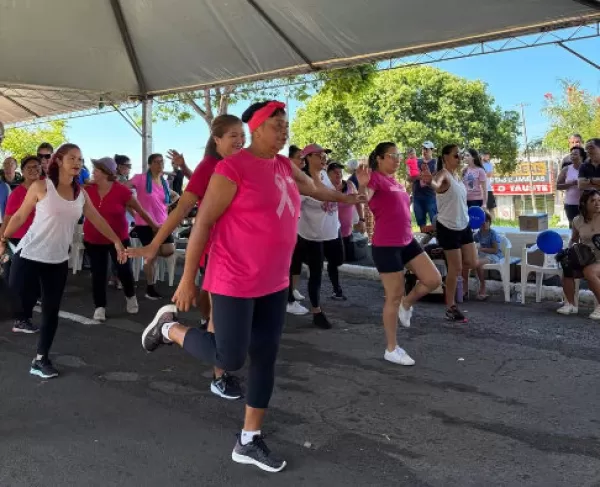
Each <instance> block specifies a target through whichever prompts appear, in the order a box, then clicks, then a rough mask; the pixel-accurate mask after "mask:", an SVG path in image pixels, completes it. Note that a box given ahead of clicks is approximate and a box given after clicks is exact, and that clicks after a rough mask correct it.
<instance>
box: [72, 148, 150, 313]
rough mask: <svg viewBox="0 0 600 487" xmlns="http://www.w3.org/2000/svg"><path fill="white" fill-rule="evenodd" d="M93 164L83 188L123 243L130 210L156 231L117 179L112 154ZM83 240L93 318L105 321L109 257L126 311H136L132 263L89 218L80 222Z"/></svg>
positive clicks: (93, 160)
mask: <svg viewBox="0 0 600 487" xmlns="http://www.w3.org/2000/svg"><path fill="white" fill-rule="evenodd" d="M92 164H93V166H94V169H93V173H92V174H93V180H94V182H93V183H92V184H88V185H86V187H85V190H86V192H87V194H88V196H89V198H90V202H91V203H92V205H94V207H95V208H96V209H97V210H98V213H100V215H101V216H102V217H103V218H104V219H105V220H106V222H107V223H108V225H109V226H110V228H112V229H113V231H114V232H115V233H116V234H117V236H118V237H119V239H120V240H121V242H122V244H123V247H125V248H127V247H129V246H130V241H129V225H128V223H127V211H129V210H132V211H134V212H135V213H136V215H139V216H140V217H141V218H142V219H143V221H144V222H145V223H146V224H147V225H148V226H149V227H150V228H152V230H153V231H157V230H158V228H157V226H156V223H155V222H154V221H153V220H152V217H150V215H148V213H147V212H146V211H145V210H144V209H143V208H142V207H141V206H140V204H139V202H138V200H137V199H136V197H135V196H133V194H132V191H131V189H130V188H128V187H127V186H125V185H124V184H121V183H119V182H118V181H117V163H116V162H115V160H114V159H113V158H112V157H103V158H102V159H92ZM83 242H84V245H85V250H86V252H87V254H88V257H89V258H90V267H91V271H92V296H93V299H94V308H95V309H94V320H97V321H106V284H107V278H108V269H109V265H108V262H109V260H110V261H111V262H112V264H113V266H114V267H115V268H116V271H117V276H118V277H119V281H120V282H121V284H122V285H123V291H124V293H125V301H126V306H127V312H128V313H130V314H136V313H137V312H138V311H139V307H138V302H137V298H136V296H135V285H134V282H133V271H132V270H131V264H130V263H129V262H125V263H123V264H121V263H119V261H118V256H117V251H116V249H115V247H114V245H112V244H111V241H110V240H108V239H107V238H106V237H105V236H104V235H102V233H100V231H99V230H98V229H97V228H96V227H95V226H94V225H93V224H92V223H91V222H90V221H89V220H85V221H84V222H83Z"/></svg>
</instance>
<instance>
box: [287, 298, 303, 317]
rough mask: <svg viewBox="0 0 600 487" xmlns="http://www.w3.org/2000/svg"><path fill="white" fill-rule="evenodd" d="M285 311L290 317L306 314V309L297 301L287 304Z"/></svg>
mask: <svg viewBox="0 0 600 487" xmlns="http://www.w3.org/2000/svg"><path fill="white" fill-rule="evenodd" d="M286 311H287V312H288V313H289V314H291V315H297V316H302V315H305V314H307V313H308V309H307V308H305V307H304V306H302V305H301V304H300V303H299V302H298V301H294V302H293V303H288V304H287V308H286Z"/></svg>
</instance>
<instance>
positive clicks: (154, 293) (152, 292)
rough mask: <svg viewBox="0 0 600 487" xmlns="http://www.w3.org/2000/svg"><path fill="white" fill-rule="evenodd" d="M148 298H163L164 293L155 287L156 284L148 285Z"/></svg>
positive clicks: (154, 299)
mask: <svg viewBox="0 0 600 487" xmlns="http://www.w3.org/2000/svg"><path fill="white" fill-rule="evenodd" d="M146 299H150V300H152V301H156V300H157V299H162V295H161V294H159V293H158V292H157V291H156V289H154V286H148V287H147V288H146Z"/></svg>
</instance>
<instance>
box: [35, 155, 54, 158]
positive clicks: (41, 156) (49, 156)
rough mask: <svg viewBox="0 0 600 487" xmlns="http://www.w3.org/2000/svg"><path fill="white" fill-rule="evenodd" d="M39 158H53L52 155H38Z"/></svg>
mask: <svg viewBox="0 0 600 487" xmlns="http://www.w3.org/2000/svg"><path fill="white" fill-rule="evenodd" d="M37 156H38V157H39V158H40V159H50V158H51V157H52V154H38V155H37Z"/></svg>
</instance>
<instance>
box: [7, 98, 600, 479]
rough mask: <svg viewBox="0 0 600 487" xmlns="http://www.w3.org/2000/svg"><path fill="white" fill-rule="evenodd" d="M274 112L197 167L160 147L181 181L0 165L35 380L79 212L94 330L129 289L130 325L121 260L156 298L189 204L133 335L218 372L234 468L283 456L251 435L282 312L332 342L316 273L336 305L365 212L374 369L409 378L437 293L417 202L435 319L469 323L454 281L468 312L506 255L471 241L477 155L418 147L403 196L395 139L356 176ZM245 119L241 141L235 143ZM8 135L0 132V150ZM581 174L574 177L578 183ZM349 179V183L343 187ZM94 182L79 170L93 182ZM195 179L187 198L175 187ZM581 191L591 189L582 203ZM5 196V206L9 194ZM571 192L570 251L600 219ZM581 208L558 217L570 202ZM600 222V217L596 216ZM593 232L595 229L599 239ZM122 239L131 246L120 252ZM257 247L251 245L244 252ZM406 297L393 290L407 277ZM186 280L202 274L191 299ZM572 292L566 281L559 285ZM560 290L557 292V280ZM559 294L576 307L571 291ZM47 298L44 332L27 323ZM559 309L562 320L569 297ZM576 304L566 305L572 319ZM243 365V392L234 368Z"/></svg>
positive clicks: (253, 112) (480, 175)
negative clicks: (418, 320) (378, 334)
mask: <svg viewBox="0 0 600 487" xmlns="http://www.w3.org/2000/svg"><path fill="white" fill-rule="evenodd" d="M285 108H286V107H285V104H283V103H281V102H278V101H267V102H261V103H254V104H252V105H251V106H250V107H249V108H248V109H247V110H246V111H245V112H244V114H243V115H242V117H241V119H239V118H237V117H235V116H233V115H221V116H219V117H217V118H216V119H215V120H214V121H213V123H212V126H211V136H210V139H209V142H208V144H207V147H206V151H205V155H204V158H203V160H202V161H201V162H200V164H198V166H197V167H196V169H195V170H194V171H191V170H190V169H189V167H188V166H187V164H186V161H185V159H184V157H183V155H182V154H180V153H179V152H177V151H174V150H172V151H169V153H168V157H169V158H170V159H171V160H172V162H173V166H174V168H175V172H174V173H173V174H171V175H170V176H169V175H167V174H166V173H165V168H164V157H163V155H161V154H152V155H150V156H149V158H148V161H147V163H148V169H147V171H146V172H144V173H142V174H137V175H135V176H133V177H131V178H130V171H131V161H130V159H129V158H128V157H127V156H123V155H115V156H114V157H104V158H101V159H97V160H92V166H93V168H92V173H91V175H87V176H86V175H84V176H82V169H83V168H84V160H83V156H82V152H81V149H80V148H79V147H78V146H77V145H75V144H64V145H62V146H61V147H59V148H58V149H57V150H54V148H53V147H52V146H51V145H50V144H48V143H42V144H40V146H39V148H38V151H37V154H34V155H30V156H27V157H25V158H23V160H22V161H20V170H21V171H20V174H19V173H18V172H17V171H16V168H17V166H16V164H17V161H15V160H14V159H13V158H8V159H7V160H6V161H5V162H4V172H3V176H2V178H3V186H0V216H2V217H3V220H2V222H1V223H2V224H1V226H0V255H2V254H5V253H8V255H9V256H10V259H8V261H7V262H6V263H5V264H4V265H5V270H4V275H5V277H6V276H8V277H7V278H8V282H9V289H10V291H11V293H13V295H14V299H15V301H16V302H18V303H19V306H18V310H17V311H16V313H15V321H14V323H13V331H14V332H15V333H24V334H33V333H39V340H38V344H37V350H36V355H35V357H34V358H33V360H32V363H31V367H30V373H31V374H32V375H35V376H39V377H41V378H43V379H49V378H53V377H56V376H58V371H57V369H56V368H55V367H54V365H53V364H52V362H51V360H50V356H49V352H50V350H51V346H52V343H53V340H54V337H55V334H56V331H57V327H58V322H59V320H58V317H59V310H60V304H61V300H62V296H63V292H64V288H65V284H66V280H67V274H68V269H67V268H68V260H69V246H70V245H71V242H72V238H73V235H74V232H75V229H76V226H77V225H78V223H80V222H81V219H82V217H83V240H84V243H85V249H86V253H87V256H88V258H89V262H90V270H91V276H92V299H93V305H94V310H95V311H94V315H93V317H94V319H95V320H97V321H101V322H102V321H105V320H106V319H108V317H107V316H106V307H107V306H106V305H107V294H106V287H107V283H108V282H109V280H110V281H113V282H115V283H117V285H118V286H119V287H121V288H122V289H123V292H124V294H125V307H126V310H127V312H128V313H132V314H135V313H137V312H138V311H139V304H138V301H137V297H136V293H135V285H134V280H133V275H132V270H131V267H130V263H129V262H128V259H131V258H143V259H144V263H145V266H144V272H145V277H146V290H145V298H146V299H148V300H156V299H159V298H161V295H160V294H159V293H158V292H157V290H156V288H155V280H156V275H155V272H154V269H155V266H154V263H155V260H156V258H157V257H158V256H168V255H170V254H172V253H173V252H174V250H175V245H174V240H173V232H174V230H175V229H176V228H177V227H178V226H179V225H180V223H181V222H182V220H183V219H184V218H186V217H187V216H188V215H189V214H190V212H191V211H192V210H194V208H196V210H197V213H196V215H195V220H194V224H193V228H192V231H191V234H190V237H189V240H188V243H187V250H186V256H185V264H184V270H183V275H182V277H181V279H180V281H179V283H178V286H177V290H176V292H175V294H174V296H173V304H169V305H165V306H162V307H161V308H160V309H159V310H158V311H157V313H156V315H155V317H154V319H153V320H152V322H151V323H150V324H149V325H148V326H147V327H146V328H145V329H144V330H143V333H142V335H141V342H142V347H143V349H145V350H146V351H147V352H154V351H155V350H157V349H158V348H161V347H163V346H166V345H172V344H175V345H178V346H179V347H181V348H182V349H183V350H184V351H186V352H187V353H188V354H190V355H192V356H193V357H195V358H197V359H198V360H200V361H202V362H204V363H206V364H208V365H210V366H212V367H213V378H212V381H211V383H210V390H211V391H212V392H213V393H215V394H216V395H218V396H220V397H222V398H225V399H231V400H235V399H239V398H241V397H243V396H245V398H246V409H245V416H244V421H243V427H242V429H241V431H240V433H239V434H238V438H237V441H236V444H235V446H234V449H233V452H232V459H233V460H234V461H236V462H238V463H242V464H251V465H256V466H258V467H259V468H261V469H263V470H266V471H269V472H278V471H280V470H282V469H283V468H284V467H285V466H286V462H285V460H283V459H282V458H281V457H280V456H279V455H277V454H276V453H274V452H273V451H271V450H270V449H269V448H268V447H267V446H266V444H265V441H264V436H263V434H262V427H263V423H264V419H265V414H266V410H267V408H268V405H269V401H270V398H271V395H272V392H273V386H274V380H275V362H276V358H277V354H278V348H279V341H280V337H281V334H282V330H283V326H284V323H285V316H286V313H291V314H295V315H306V314H310V315H311V316H312V322H313V324H314V325H315V326H316V327H318V328H321V329H330V328H331V327H332V324H331V322H330V321H329V320H328V318H327V317H326V315H325V313H324V311H323V308H322V301H321V294H322V289H321V288H322V272H323V267H324V262H327V274H328V277H329V281H330V282H331V288H332V291H331V295H330V298H331V299H332V300H333V301H336V300H338V301H343V300H346V299H347V296H346V295H345V293H344V291H343V287H342V285H341V282H340V275H339V266H340V265H341V264H342V263H343V262H344V261H345V255H346V254H347V253H348V252H351V251H352V234H353V230H357V231H359V232H364V231H365V211H366V208H367V207H368V209H369V210H370V212H371V213H372V215H373V218H374V225H375V227H374V234H373V238H372V258H373V261H374V264H375V267H376V269H377V271H378V272H379V275H380V277H381V281H382V283H383V287H384V290H385V299H384V303H383V311H382V321H383V329H384V334H385V341H386V347H385V350H384V353H383V358H384V360H386V361H388V362H391V363H394V364H398V365H403V366H412V365H414V364H415V361H414V359H413V358H412V357H411V356H410V355H409V354H408V352H407V351H406V350H404V349H403V348H402V347H401V346H400V345H399V343H398V339H397V328H398V324H399V323H400V325H402V326H403V327H410V326H411V320H412V316H413V309H414V306H415V304H416V303H417V302H418V301H419V300H420V299H421V298H422V297H424V296H425V295H427V294H428V293H430V292H432V291H433V290H435V289H437V288H438V287H439V286H440V285H441V284H442V277H441V275H440V273H439V271H438V270H437V268H436V266H435V265H434V264H433V262H432V260H431V258H430V257H429V256H428V254H427V253H426V252H425V251H424V249H423V247H422V246H421V245H420V244H419V243H418V242H417V240H416V239H415V235H414V233H413V229H412V215H411V204H412V207H413V209H414V216H415V219H416V222H417V224H418V226H420V227H421V230H422V231H429V230H431V228H430V227H428V225H427V219H429V222H430V224H431V225H433V230H434V232H435V235H436V237H437V241H438V244H439V245H440V246H441V248H442V249H443V252H444V254H445V259H446V262H447V269H448V272H447V275H446V277H445V290H446V292H445V296H446V297H445V299H446V318H447V319H448V320H451V321H453V322H458V323H463V322H465V321H466V319H465V317H464V314H463V313H462V312H461V311H460V309H459V308H458V306H457V299H456V297H457V283H458V281H459V280H460V279H461V278H462V279H466V277H468V271H469V270H470V269H475V270H477V274H478V276H479V278H480V288H479V292H478V298H479V299H485V298H486V297H487V295H486V289H485V281H484V279H483V272H482V268H483V266H484V265H485V264H486V263H490V262H497V261H498V260H499V259H501V258H502V254H501V250H500V247H499V243H500V242H499V238H498V235H497V234H496V232H495V231H494V230H493V229H492V228H491V224H492V215H491V213H490V212H488V213H487V215H486V222H485V224H484V225H483V227H482V228H481V229H480V230H479V232H477V233H476V234H475V235H474V233H473V231H472V230H471V226H470V224H469V213H468V212H469V208H470V207H472V206H478V207H481V208H483V209H487V210H492V209H493V206H495V202H494V198H493V194H492V193H491V192H490V186H489V184H488V176H489V175H490V174H491V167H486V166H485V164H486V163H489V154H487V153H485V154H484V156H487V159H486V158H485V157H484V158H483V159H482V157H481V156H480V154H479V153H478V152H477V151H476V150H474V149H472V148H467V149H464V150H461V148H460V147H459V146H458V145H457V144H448V145H445V146H444V147H442V148H441V150H440V152H439V157H437V158H434V156H433V153H434V150H435V145H434V144H433V143H432V142H430V141H425V142H424V143H423V145H422V158H421V159H416V153H415V151H408V153H407V158H406V164H407V167H408V178H409V180H410V182H411V184H412V188H411V191H407V190H406V188H405V186H404V184H402V183H400V182H399V181H398V179H397V177H396V175H397V173H398V170H399V168H400V165H401V164H402V163H403V155H402V154H401V151H400V150H399V148H398V146H397V145H396V144H395V143H393V142H382V143H379V144H377V146H376V147H375V148H374V150H373V152H372V153H371V154H370V156H369V158H368V162H367V164H359V163H358V162H357V161H350V162H349V163H348V164H347V165H343V164H340V163H339V162H337V161H335V160H330V159H329V158H328V156H329V154H330V152H331V151H329V150H328V149H326V148H323V147H322V146H320V145H318V144H316V143H313V144H309V145H308V146H306V147H304V148H302V149H300V148H299V147H296V146H293V145H292V146H290V147H289V153H288V156H289V157H285V156H283V155H281V154H280V152H281V151H282V149H283V148H284V146H285V145H286V144H287V141H288V120H287V114H286V110H285ZM244 124H246V127H247V130H248V132H249V134H250V143H249V144H248V145H247V146H246V133H245V130H246V129H245V128H244ZM2 135H3V131H0V142H1V139H2ZM599 142H600V141H599V140H598V139H593V140H592V141H590V142H588V147H587V149H588V150H587V155H588V156H589V161H588V162H583V161H584V160H585V158H586V153H585V152H584V151H583V149H581V150H579V149H578V150H575V148H574V149H573V150H572V153H571V163H570V165H569V166H566V167H565V169H564V170H563V173H564V174H563V173H561V175H563V181H562V182H561V183H560V184H563V185H565V186H564V187H561V189H565V190H567V191H568V190H569V189H571V188H574V186H575V185H574V184H573V181H576V183H577V185H578V187H579V188H580V189H584V187H585V186H586V185H591V186H593V185H598V187H600V170H599V168H600V143H599ZM575 169H578V173H577V177H576V178H575V177H574V170H575ZM344 172H350V173H351V176H350V177H349V178H348V179H347V180H345V179H344ZM88 173H89V171H88ZM184 178H187V179H189V182H188V183H187V185H185V184H184V183H183V179H184ZM585 194H586V195H589V194H592V193H585ZM3 195H5V196H4V197H3ZM585 198H587V199H585V201H584V197H583V196H582V199H581V201H580V202H579V203H578V205H579V206H578V208H579V212H580V213H581V215H579V216H577V217H576V218H574V221H573V228H574V230H573V239H578V240H581V241H584V242H587V240H589V239H591V238H593V235H592V234H593V231H590V229H589V228H588V226H590V225H591V228H592V229H593V228H594V222H595V216H596V215H600V193H599V192H597V191H594V192H593V196H585ZM575 199H576V198H575V195H574V194H572V195H571V196H570V197H569V200H568V201H569V205H571V206H574V205H575ZM598 218H600V216H599V217H598ZM599 231H600V227H599ZM131 238H137V239H138V240H139V241H140V242H141V244H142V246H141V247H131ZM250 241H251V242H253V245H252V246H249V245H247V242H250ZM303 264H306V266H307V267H308V274H309V277H308V300H309V301H310V309H309V308H307V307H305V306H303V305H302V304H301V301H303V300H304V299H305V298H304V297H303V296H302V295H301V294H300V292H299V291H298V282H299V279H300V276H301V274H302V265H303ZM592 267H593V269H590V270H589V271H587V270H586V272H584V274H585V275H586V278H587V277H588V276H589V278H590V279H591V281H590V285H591V286H596V288H597V290H598V291H599V294H600V271H599V270H598V269H600V266H599V265H594V266H592ZM406 270H408V271H410V272H411V273H412V274H414V275H415V276H416V278H417V284H416V285H415V286H414V287H413V288H412V289H411V290H410V292H408V293H406V292H405V271H406ZM198 275H201V276H202V286H201V289H199V287H198V279H197V278H198ZM566 280H567V279H566ZM567 287H568V284H567ZM567 297H568V298H569V299H570V298H571V297H572V293H571V294H567ZM38 301H41V310H42V316H41V325H40V326H39V327H37V326H36V325H35V324H34V323H33V321H32V311H33V308H34V306H35V304H36V302H38ZM194 306H196V307H197V308H198V310H199V313H200V315H201V317H202V322H201V324H200V326H189V325H186V324H184V323H182V322H181V321H180V320H179V318H178V312H179V311H188V310H189V309H191V308H192V307H194ZM565 306H566V307H567V308H566V309H565V310H564V312H565V313H566V312H567V311H568V312H569V313H570V312H572V311H573V307H574V305H573V304H572V303H571V301H569V303H567V304H566V305H565ZM569 306H571V307H569ZM246 359H249V368H248V378H247V387H246V390H245V391H244V390H243V389H242V387H241V383H240V380H239V379H238V378H237V377H236V376H235V375H234V372H235V371H237V370H239V369H241V368H242V367H243V365H244V363H245V362H246Z"/></svg>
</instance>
